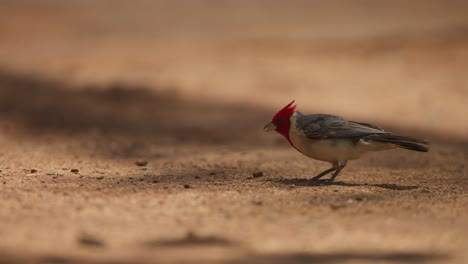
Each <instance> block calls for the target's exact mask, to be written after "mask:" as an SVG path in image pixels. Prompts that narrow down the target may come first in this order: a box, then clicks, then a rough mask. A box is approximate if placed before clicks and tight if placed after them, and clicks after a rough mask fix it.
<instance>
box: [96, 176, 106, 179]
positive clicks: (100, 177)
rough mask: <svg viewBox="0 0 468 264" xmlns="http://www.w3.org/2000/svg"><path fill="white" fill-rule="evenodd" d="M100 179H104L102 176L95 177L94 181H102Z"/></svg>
mask: <svg viewBox="0 0 468 264" xmlns="http://www.w3.org/2000/svg"><path fill="white" fill-rule="evenodd" d="M102 179H104V176H99V177H96V180H102Z"/></svg>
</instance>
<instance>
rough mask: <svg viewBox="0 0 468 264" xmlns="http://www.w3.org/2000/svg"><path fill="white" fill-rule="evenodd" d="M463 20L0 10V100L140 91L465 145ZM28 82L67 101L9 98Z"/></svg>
mask: <svg viewBox="0 0 468 264" xmlns="http://www.w3.org/2000/svg"><path fill="white" fill-rule="evenodd" d="M467 8H468V4H467V3H466V1H449V2H446V1H435V0H429V1H422V0H421V1H411V2H408V1H400V0H397V1H372V0H354V1H343V0H332V1H299V0H294V1H288V2H287V3H286V2H284V1H243V2H238V1H208V0H207V1H145V0H138V1H120V0H116V1H106V0H100V1H88V0H84V1H53V0H43V1H27V0H20V1H16V0H14V1H13V0H11V1H10V0H3V1H1V9H0V34H1V38H0V69H1V71H2V76H3V78H2V80H0V82H3V84H2V87H1V88H2V89H1V90H2V92H1V93H2V94H0V95H1V96H2V99H1V100H2V101H7V102H10V103H13V102H15V103H17V101H25V97H28V99H26V100H27V101H28V104H35V102H36V100H38V97H41V98H42V97H48V99H45V100H51V101H53V100H55V99H57V100H58V101H60V98H62V100H67V97H66V96H65V98H63V97H62V96H63V95H62V96H59V97H58V96H56V94H60V93H62V94H63V93H65V94H68V95H69V96H70V97H71V98H75V97H76V96H74V95H75V93H78V94H79V93H80V92H81V91H80V90H83V89H85V88H89V86H93V87H92V88H91V89H92V90H93V89H94V90H99V89H107V88H109V86H115V85H117V86H119V87H120V86H122V87H120V88H122V90H123V91H131V90H132V89H134V88H135V87H141V86H144V89H143V90H147V91H152V92H154V93H164V94H166V95H167V94H171V95H173V96H176V97H178V98H184V99H188V100H190V101H197V102H198V104H199V105H205V106H207V105H212V104H220V105H232V104H236V105H243V106H247V105H249V106H254V107H255V108H263V109H268V110H269V113H271V114H273V112H274V111H275V110H277V109H279V108H281V107H283V106H284V105H286V104H287V103H289V102H290V101H291V100H292V99H296V101H297V103H298V105H299V109H300V110H301V111H302V112H305V113H312V112H325V113H331V114H337V115H342V116H344V117H346V118H352V119H356V120H359V119H360V120H367V121H372V122H377V123H380V124H382V125H386V124H388V125H391V126H392V127H395V128H397V129H403V128H408V129H411V130H421V131H422V130H424V131H425V132H426V133H428V134H430V135H431V136H437V137H448V138H451V139H452V138H454V139H456V140H466V139H468V136H467V135H468V122H467V121H466V114H467V111H468V106H467V105H468V104H467V102H468V75H467V74H466V71H467V67H468V49H467V45H468V16H466V11H467V10H468V9H467ZM18 75H21V76H18ZM25 75H26V76H28V77H31V78H35V79H37V80H36V81H37V82H39V83H41V82H47V81H58V82H61V84H60V85H58V86H62V87H57V89H48V88H47V87H43V88H38V87H29V89H31V91H32V90H35V92H34V93H32V92H31V93H30V92H26V91H25V94H19V95H18V94H16V95H12V94H11V93H12V91H13V90H17V89H13V88H8V87H9V85H8V79H9V78H14V79H18V78H19V79H22V78H26V76H25ZM65 86H66V88H65ZM68 90H70V91H68ZM71 90H73V91H71ZM6 91H9V93H8V92H6ZM48 93H49V94H48ZM33 95H34V96H33ZM91 97H92V96H91ZM86 98H87V97H86ZM126 98H128V97H126ZM88 99H89V98H88ZM73 100H74V99H73ZM73 100H72V101H73ZM48 103H49V104H51V103H52V102H48ZM55 103H57V104H59V103H58V102H55ZM172 105H173V104H172ZM89 107H91V108H92V107H96V109H97V108H99V107H100V106H99V105H96V106H90V105H88V109H90V108H89ZM180 107H184V106H183V104H181V105H180ZM17 108H18V107H17ZM6 110H8V109H4V111H2V112H11V111H6ZM22 110H24V109H17V111H22ZM221 111H222V110H221ZM10 114H15V113H10ZM119 114H120V113H119ZM262 117H268V118H270V116H267V115H266V114H265V115H264V116H262ZM65 119H66V117H65ZM198 120H199V121H200V119H199V118H198ZM265 121H267V120H265ZM56 125H57V126H60V124H56ZM261 126H262V124H258V126H257V127H252V128H249V129H258V128H259V127H261ZM200 129H202V128H200Z"/></svg>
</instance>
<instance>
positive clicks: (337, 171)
mask: <svg viewBox="0 0 468 264" xmlns="http://www.w3.org/2000/svg"><path fill="white" fill-rule="evenodd" d="M347 163H348V161H345V162H340V166H339V167H338V168H337V169H336V171H335V173H333V175H332V176H331V178H330V179H329V180H328V184H331V183H332V182H333V181H334V180H335V178H336V176H338V174H340V172H341V170H342V169H343V168H344V167H345V166H346V164H347Z"/></svg>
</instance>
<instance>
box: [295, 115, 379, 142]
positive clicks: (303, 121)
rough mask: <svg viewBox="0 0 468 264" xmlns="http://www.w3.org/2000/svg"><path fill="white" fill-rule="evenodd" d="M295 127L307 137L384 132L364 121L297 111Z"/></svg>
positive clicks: (339, 136) (334, 136) (350, 135)
mask: <svg viewBox="0 0 468 264" xmlns="http://www.w3.org/2000/svg"><path fill="white" fill-rule="evenodd" d="M296 128H298V129H300V130H301V131H303V132H304V133H305V134H306V136H307V137H308V138H315V139H323V138H360V137H364V136H367V135H373V134H386V133H388V132H385V131H383V129H381V128H380V127H378V126H374V125H371V124H366V123H358V122H353V121H346V120H344V119H343V118H341V117H339V116H334V115H326V114H314V115H303V114H301V113H300V112H297V116H296Z"/></svg>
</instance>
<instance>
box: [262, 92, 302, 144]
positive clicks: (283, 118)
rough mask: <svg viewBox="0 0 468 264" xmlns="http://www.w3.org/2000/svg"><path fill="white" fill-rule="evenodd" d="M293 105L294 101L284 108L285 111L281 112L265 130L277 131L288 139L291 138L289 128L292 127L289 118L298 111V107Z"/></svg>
mask: <svg viewBox="0 0 468 264" xmlns="http://www.w3.org/2000/svg"><path fill="white" fill-rule="evenodd" d="M293 104H294V100H293V101H292V102H291V103H289V104H288V105H286V106H285V107H283V109H281V110H279V111H278V113H276V114H275V115H274V116H273V118H272V119H271V122H270V123H268V124H267V125H266V126H265V127H264V130H265V131H271V130H275V131H276V132H278V133H280V134H281V135H283V136H285V137H286V138H289V127H290V126H291V122H290V121H289V118H290V117H291V115H292V114H293V113H294V111H296V105H293Z"/></svg>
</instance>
